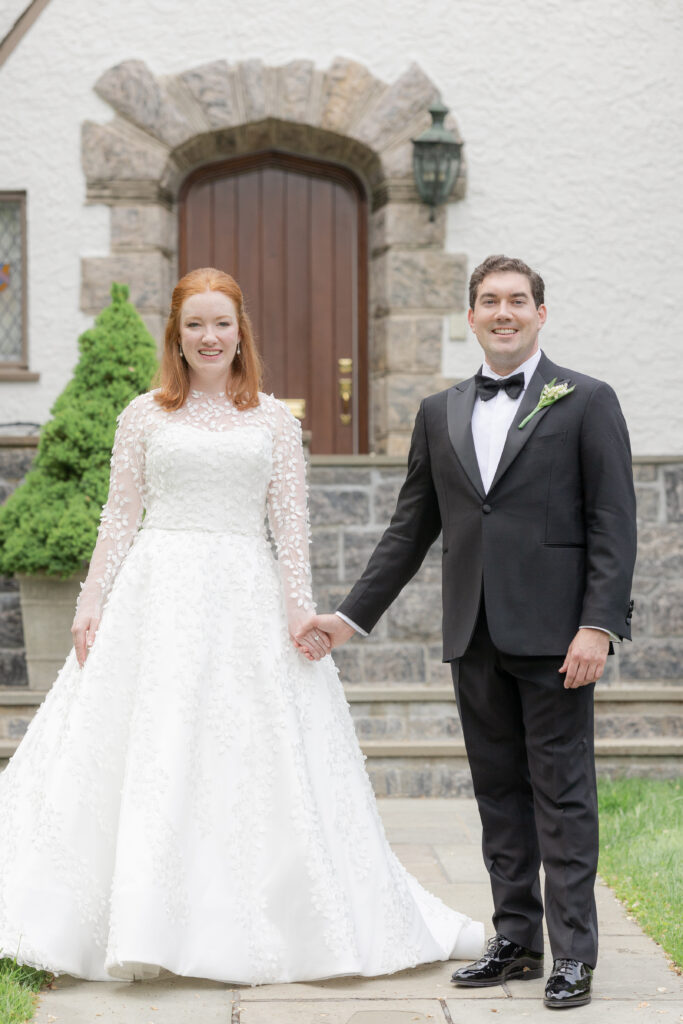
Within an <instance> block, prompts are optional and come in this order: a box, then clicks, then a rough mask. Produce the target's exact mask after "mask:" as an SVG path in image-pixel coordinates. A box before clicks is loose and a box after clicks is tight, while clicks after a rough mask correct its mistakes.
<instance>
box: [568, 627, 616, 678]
mask: <svg viewBox="0 0 683 1024" xmlns="http://www.w3.org/2000/svg"><path fill="white" fill-rule="evenodd" d="M608 651H609V636H608V635H607V633H605V632H603V630H601V629H591V628H590V627H588V626H582V628H581V629H580V630H579V631H578V633H577V634H576V636H575V637H574V639H573V640H572V642H571V643H570V645H569V650H568V651H567V657H566V658H565V659H564V664H563V665H562V668H561V669H560V672H564V673H566V675H565V677H564V688H565V690H575V689H577V687H579V686H585V685H586V684H587V683H596V682H597V681H598V679H599V678H600V677H601V675H602V673H603V672H604V670H605V662H606V661H607V652H608Z"/></svg>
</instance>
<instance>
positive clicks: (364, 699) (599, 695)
mask: <svg viewBox="0 0 683 1024" xmlns="http://www.w3.org/2000/svg"><path fill="white" fill-rule="evenodd" d="M345 692H346V696H347V699H348V701H349V704H350V705H351V712H352V715H353V718H354V722H355V725H356V730H357V732H358V736H359V738H360V739H361V741H366V740H367V741H373V740H378V741H379V740H386V741H401V740H411V741H421V740H444V741H448V740H452V739H459V738H461V736H462V729H461V727H460V720H459V717H458V712H457V708H456V705H455V700H454V697H453V690H452V688H451V687H449V686H448V687H441V686H430V687H425V686H403V685H391V684H383V685H375V686H369V685H364V686H347V687H346V688H345ZM44 697H45V694H44V693H42V692H40V691H35V690H29V689H27V688H25V687H13V688H10V689H4V690H3V689H0V739H6V740H18V739H20V738H21V737H22V736H23V735H24V733H25V732H26V729H27V728H28V725H29V723H30V721H31V719H32V718H33V715H34V714H35V711H36V709H37V707H38V706H39V705H40V703H41V702H42V701H43V699H44ZM595 697H596V705H595V708H596V716H595V735H596V737H597V738H599V739H603V738H605V739H607V738H613V739H617V738H626V737H641V738H646V737H681V736H683V686H670V685H664V684H661V683H650V684H638V685H617V684H613V685H612V686H609V687H607V686H605V687H599V688H598V689H597V690H596V691H595Z"/></svg>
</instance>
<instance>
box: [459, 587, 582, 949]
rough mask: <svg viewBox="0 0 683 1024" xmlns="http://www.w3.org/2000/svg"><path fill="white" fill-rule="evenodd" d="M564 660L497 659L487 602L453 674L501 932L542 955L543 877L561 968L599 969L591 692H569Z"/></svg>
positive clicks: (547, 913)
mask: <svg viewBox="0 0 683 1024" xmlns="http://www.w3.org/2000/svg"><path fill="white" fill-rule="evenodd" d="M563 660H564V659H563V658H559V657H550V658H546V657H538V658H534V657H520V656H517V655H509V654H504V653H502V652H501V651H498V650H497V649H496V648H495V647H494V645H493V642H492V640H491V637H490V635H489V631H488V626H487V622H486V613H485V610H484V602H483V600H482V606H481V610H480V613H479V617H478V619H477V624H476V627H475V630H474V634H473V637H472V640H471V642H470V646H469V648H468V649H467V651H466V652H465V654H464V655H463V657H462V658H459V659H457V660H456V661H454V662H452V663H451V668H452V673H453V683H454V688H455V697H456V700H457V703H458V711H459V713H460V721H461V723H462V730H463V737H464V740H465V747H466V749H467V757H468V760H469V763H470V768H471V771H472V779H473V783H474V794H475V796H476V799H477V804H478V806H479V814H480V817H481V823H482V827H483V838H482V849H483V854H484V861H485V864H486V867H487V869H488V872H489V876H490V879H491V888H492V892H493V904H494V915H493V924H494V927H495V929H496V932H497V933H498V934H500V935H504V936H505V937H506V938H507V939H510V940H511V941H513V942H517V943H519V944H520V945H522V946H526V947H527V948H528V949H532V950H535V951H536V952H541V950H542V949H543V927H542V922H543V903H542V901H541V888H540V883H539V868H540V864H541V863H542V864H543V868H544V871H545V916H546V925H547V929H548V938H549V940H550V948H551V950H552V954H553V957H554V958H558V957H567V958H570V959H574V960H581V961H583V963H586V964H588V965H589V966H590V967H594V966H595V963H596V960H597V951H598V922H597V912H596V907H595V894H594V887H595V875H596V871H597V865H598V805H597V790H596V779H595V757H594V747H593V690H594V684H588V685H586V686H581V687H579V688H578V689H572V690H565V689H564V676H563V675H561V674H560V673H559V672H558V669H559V668H560V666H561V665H562V662H563Z"/></svg>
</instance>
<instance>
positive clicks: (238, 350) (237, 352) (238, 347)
mask: <svg viewBox="0 0 683 1024" xmlns="http://www.w3.org/2000/svg"><path fill="white" fill-rule="evenodd" d="M241 351H242V349H241V348H240V343H239V341H238V342H237V351H236V352H235V355H237V356H238V355H239V354H240V352H241Z"/></svg>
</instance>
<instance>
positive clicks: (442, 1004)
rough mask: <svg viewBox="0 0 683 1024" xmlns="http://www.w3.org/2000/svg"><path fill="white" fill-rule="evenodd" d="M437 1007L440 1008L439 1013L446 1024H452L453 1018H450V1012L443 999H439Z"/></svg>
mask: <svg viewBox="0 0 683 1024" xmlns="http://www.w3.org/2000/svg"><path fill="white" fill-rule="evenodd" d="M439 1005H440V1007H441V1012H442V1013H443V1015H444V1017H445V1018H446V1024H453V1018H452V1017H451V1011H450V1010H449V1009H448V1003H447V1002H446V1000H445V999H439Z"/></svg>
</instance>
